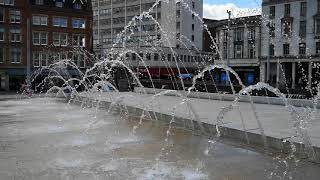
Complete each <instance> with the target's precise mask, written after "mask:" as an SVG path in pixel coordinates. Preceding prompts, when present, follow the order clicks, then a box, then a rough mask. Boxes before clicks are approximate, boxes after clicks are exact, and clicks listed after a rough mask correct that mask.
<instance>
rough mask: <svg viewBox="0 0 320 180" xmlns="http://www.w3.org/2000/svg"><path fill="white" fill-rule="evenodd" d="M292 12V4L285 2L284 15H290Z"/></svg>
mask: <svg viewBox="0 0 320 180" xmlns="http://www.w3.org/2000/svg"><path fill="white" fill-rule="evenodd" d="M290 13H291V6H290V4H285V5H284V15H285V16H290Z"/></svg>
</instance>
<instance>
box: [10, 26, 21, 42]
mask: <svg viewBox="0 0 320 180" xmlns="http://www.w3.org/2000/svg"><path fill="white" fill-rule="evenodd" d="M10 40H11V42H21V30H20V29H10Z"/></svg>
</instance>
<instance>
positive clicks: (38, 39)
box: [32, 32, 48, 45]
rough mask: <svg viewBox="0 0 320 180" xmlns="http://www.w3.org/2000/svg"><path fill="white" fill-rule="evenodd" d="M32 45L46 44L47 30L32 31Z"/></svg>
mask: <svg viewBox="0 0 320 180" xmlns="http://www.w3.org/2000/svg"><path fill="white" fill-rule="evenodd" d="M32 40H33V45H47V44H48V33H47V32H33V34H32Z"/></svg>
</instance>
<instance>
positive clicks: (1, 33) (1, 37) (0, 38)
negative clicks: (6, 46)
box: [0, 28, 5, 49]
mask: <svg viewBox="0 0 320 180" xmlns="http://www.w3.org/2000/svg"><path fill="white" fill-rule="evenodd" d="M4 35H5V30H4V28H0V41H4ZM0 49H2V48H0Z"/></svg>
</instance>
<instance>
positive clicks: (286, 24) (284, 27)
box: [282, 21, 292, 37]
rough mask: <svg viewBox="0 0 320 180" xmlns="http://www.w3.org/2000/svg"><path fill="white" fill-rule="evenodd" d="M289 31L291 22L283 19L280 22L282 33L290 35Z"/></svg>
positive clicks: (290, 30)
mask: <svg viewBox="0 0 320 180" xmlns="http://www.w3.org/2000/svg"><path fill="white" fill-rule="evenodd" d="M291 32H292V23H291V21H283V22H282V34H283V35H284V36H287V37H289V36H291Z"/></svg>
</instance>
